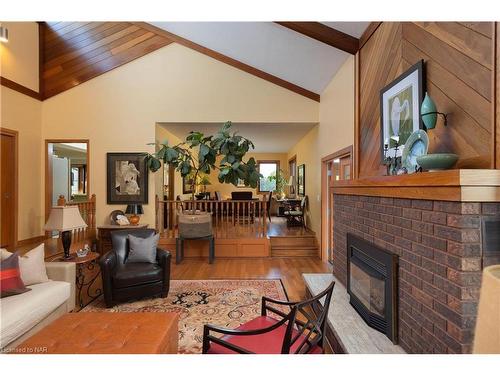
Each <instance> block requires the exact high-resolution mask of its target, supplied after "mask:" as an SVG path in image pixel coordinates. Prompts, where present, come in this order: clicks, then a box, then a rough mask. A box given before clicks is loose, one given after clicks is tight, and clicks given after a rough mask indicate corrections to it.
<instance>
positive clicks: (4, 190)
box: [0, 128, 18, 252]
mask: <svg viewBox="0 0 500 375" xmlns="http://www.w3.org/2000/svg"><path fill="white" fill-rule="evenodd" d="M0 131H1V137H2V140H1V144H0V164H1V166H0V167H1V171H2V173H1V182H0V196H1V207H0V212H1V214H0V216H1V218H0V227H1V231H0V232H1V233H0V247H1V248H4V249H7V250H9V251H11V252H12V251H13V249H14V248H15V247H16V246H17V200H18V191H17V188H18V183H17V179H18V132H17V131H14V130H9V129H5V128H0Z"/></svg>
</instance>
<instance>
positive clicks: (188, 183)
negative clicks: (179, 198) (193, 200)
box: [182, 176, 193, 194]
mask: <svg viewBox="0 0 500 375" xmlns="http://www.w3.org/2000/svg"><path fill="white" fill-rule="evenodd" d="M192 185H193V177H192V176H187V177H182V194H191V193H192V192H193V187H192Z"/></svg>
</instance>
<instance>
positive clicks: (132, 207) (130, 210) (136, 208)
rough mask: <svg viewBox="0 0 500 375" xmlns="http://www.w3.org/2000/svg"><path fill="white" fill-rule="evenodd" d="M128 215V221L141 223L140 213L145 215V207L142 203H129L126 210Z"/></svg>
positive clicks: (135, 223) (133, 223)
mask: <svg viewBox="0 0 500 375" xmlns="http://www.w3.org/2000/svg"><path fill="white" fill-rule="evenodd" d="M125 213H126V214H127V215H130V216H129V217H128V221H129V222H130V224H131V225H137V224H139V221H140V220H141V217H140V216H139V215H144V209H143V208H142V204H129V205H128V206H127V209H126V210H125Z"/></svg>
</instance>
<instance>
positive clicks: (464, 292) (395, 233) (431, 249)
mask: <svg viewBox="0 0 500 375" xmlns="http://www.w3.org/2000/svg"><path fill="white" fill-rule="evenodd" d="M499 214H500V203H494V202H492V203H475V202H474V203H471V202H449V201H441V200H421V199H408V198H388V197H380V196H364V195H345V194H334V208H333V219H334V271H333V272H334V275H335V276H336V277H337V278H338V279H339V280H340V281H341V282H342V283H343V284H344V285H347V267H348V264H347V234H348V233H352V234H354V235H357V236H358V237H362V238H364V239H365V240H367V241H369V242H370V243H373V244H375V245H376V246H378V247H380V248H382V249H385V250H386V251H388V252H390V253H394V254H396V255H398V256H399V275H398V291H399V311H398V316H399V322H398V326H399V332H398V333H399V335H398V336H399V345H401V346H402V347H403V348H404V349H405V350H406V351H407V352H409V353H469V352H470V351H471V346H472V340H473V331H474V325H475V317H476V314H477V303H478V298H479V288H480V284H481V270H482V268H483V267H485V266H487V265H489V264H495V263H499V262H500V256H499V255H498V252H496V253H495V252H486V251H483V245H482V233H481V229H482V223H483V221H484V219H485V218H487V217H492V216H494V215H499Z"/></svg>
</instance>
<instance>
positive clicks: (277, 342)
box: [208, 316, 323, 354]
mask: <svg viewBox="0 0 500 375" xmlns="http://www.w3.org/2000/svg"><path fill="white" fill-rule="evenodd" d="M276 322H278V320H276V319H273V318H270V317H268V316H259V317H258V318H255V319H253V320H250V321H249V322H247V323H245V324H242V325H241V326H239V327H238V328H237V329H238V330H241V331H249V330H254V329H262V328H266V327H269V326H272V325H273V324H275V323H276ZM286 328H287V326H286V324H283V325H281V326H279V327H278V328H276V329H274V330H272V331H271V332H268V333H263V334H260V335H252V336H233V335H224V336H223V337H222V340H224V341H227V342H229V343H231V344H234V345H237V346H239V347H241V348H244V349H246V350H248V351H251V352H253V353H256V354H280V353H281V347H282V345H283V338H284V337H285V331H286ZM297 333H298V331H297V330H296V329H294V332H293V334H292V337H295V335H296V334H297ZM302 341H303V340H301V339H298V340H297V341H296V342H295V343H294V344H293V345H292V347H291V349H290V353H294V352H295V350H296V349H297V348H298V347H299V346H300V344H301V343H302ZM321 353H323V350H322V349H321V347H319V346H318V345H315V346H314V348H313V349H312V350H311V351H310V354H321ZM208 354H238V353H236V352H235V351H233V350H231V349H228V348H225V347H223V346H221V345H219V344H217V343H214V342H211V343H210V349H209V350H208Z"/></svg>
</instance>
